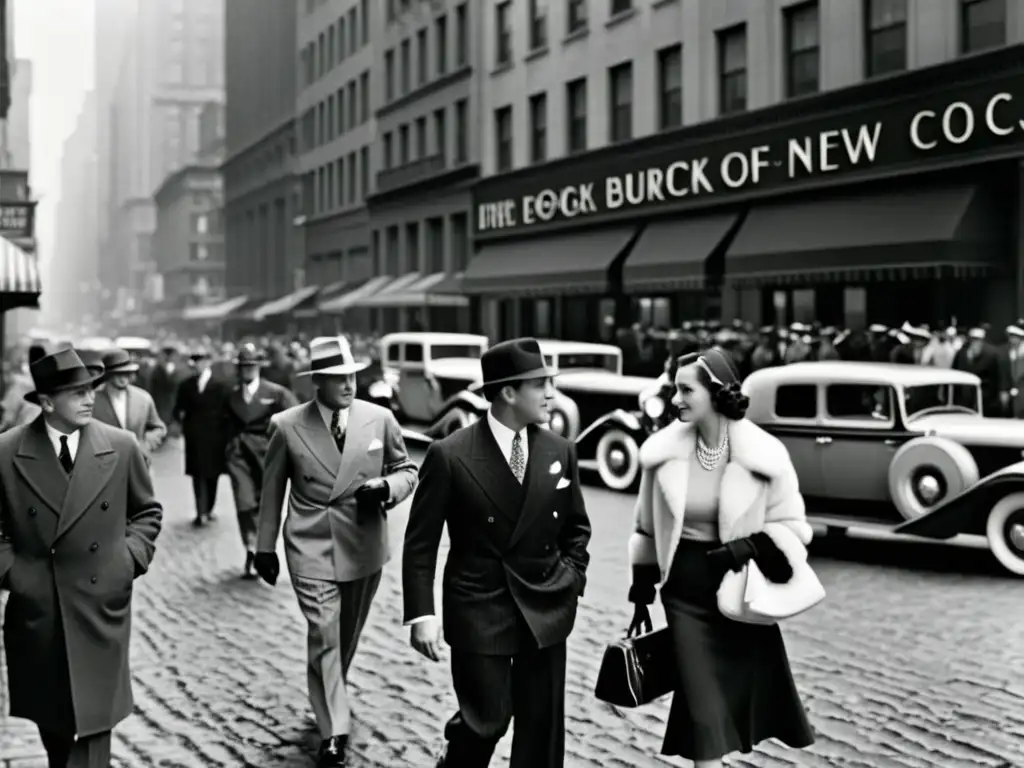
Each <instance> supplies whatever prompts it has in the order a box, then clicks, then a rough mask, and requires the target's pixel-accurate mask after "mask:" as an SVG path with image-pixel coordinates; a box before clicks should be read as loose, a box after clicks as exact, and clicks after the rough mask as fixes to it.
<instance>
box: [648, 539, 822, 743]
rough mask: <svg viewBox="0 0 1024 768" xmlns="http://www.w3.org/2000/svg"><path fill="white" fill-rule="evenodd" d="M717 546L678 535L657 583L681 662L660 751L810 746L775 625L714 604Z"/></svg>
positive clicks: (804, 717)
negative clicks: (711, 558) (712, 562)
mask: <svg viewBox="0 0 1024 768" xmlns="http://www.w3.org/2000/svg"><path fill="white" fill-rule="evenodd" d="M715 546H718V545H717V544H707V543H702V542H693V541H686V540H683V541H681V542H680V543H679V548H678V549H677V551H676V554H675V560H674V561H673V563H672V567H671V569H670V571H669V576H668V580H667V581H666V583H665V585H664V586H663V587H662V589H661V598H662V602H663V603H664V605H665V616H666V618H667V620H668V627H669V631H670V632H671V633H672V640H673V644H674V646H675V652H676V659H677V662H678V670H679V682H678V686H677V688H676V692H675V694H674V695H673V697H672V708H671V710H670V712H669V716H668V724H667V727H666V730H665V742H664V744H663V745H662V748H661V752H662V754H663V755H680V756H682V757H685V758H688V759H690V760H714V759H717V758H720V757H724V756H725V755H728V754H729V753H731V752H750V751H751V750H752V749H753V748H754V747H755V746H756V745H757V744H759V743H760V742H762V741H764V740H765V739H772V738H774V739H778V740H779V741H781V742H783V743H784V744H786V745H787V746H789V747H795V748H802V747H807V746H810V745H811V744H813V743H814V732H813V731H812V729H811V725H810V723H809V722H808V721H807V714H806V713H805V712H804V708H803V704H801V702H800V695H799V694H798V693H797V690H796V684H795V683H794V682H793V675H792V673H791V672H790V669H789V659H788V657H787V656H786V646H785V644H784V643H783V640H782V632H781V631H780V630H779V627H778V625H772V626H761V625H756V624H743V623H740V622H736V621H732V620H730V619H727V618H725V617H724V616H723V615H722V614H721V613H720V612H719V610H718V599H717V592H718V587H719V584H720V581H718V580H716V579H715V578H714V576H713V574H712V573H711V569H710V567H709V562H708V558H707V551H708V549H710V548H712V547H715Z"/></svg>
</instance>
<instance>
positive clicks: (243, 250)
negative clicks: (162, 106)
mask: <svg viewBox="0 0 1024 768" xmlns="http://www.w3.org/2000/svg"><path fill="white" fill-rule="evenodd" d="M224 5H225V22H226V23H225V72H226V93H227V118H226V127H227V132H226V138H225V148H224V152H225V159H224V163H223V166H222V170H223V175H224V218H225V259H226V264H225V291H226V294H227V296H229V297H232V298H234V297H243V296H247V297H249V298H251V299H254V300H255V299H258V298H273V297H275V296H277V295H280V294H281V293H285V292H286V291H288V290H290V289H291V287H292V286H294V285H295V284H296V282H301V279H300V278H301V274H300V273H299V274H297V270H301V269H302V266H303V261H304V249H303V238H302V235H303V232H302V228H301V226H297V225H296V224H297V222H296V219H297V217H299V216H300V214H301V212H302V199H301V189H300V187H299V183H298V176H297V159H298V144H297V141H296V135H295V97H296V88H297V86H298V79H297V77H298V75H297V70H298V67H297V63H296V54H295V40H296V34H297V31H296V26H297V14H298V13H299V11H298V10H297V9H298V7H299V6H300V5H301V3H299V2H297V1H295V2H285V3H268V4H266V5H265V6H261V8H260V12H259V13H254V12H253V9H252V4H251V3H250V2H248V0H226V2H225V4H224ZM298 224H301V220H299V221H298Z"/></svg>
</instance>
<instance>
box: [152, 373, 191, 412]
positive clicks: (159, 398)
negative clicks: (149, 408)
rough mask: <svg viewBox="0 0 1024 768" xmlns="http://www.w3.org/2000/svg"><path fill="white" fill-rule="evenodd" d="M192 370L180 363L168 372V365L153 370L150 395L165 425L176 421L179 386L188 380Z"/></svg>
mask: <svg viewBox="0 0 1024 768" xmlns="http://www.w3.org/2000/svg"><path fill="white" fill-rule="evenodd" d="M190 373H191V369H190V368H188V367H186V366H183V365H181V364H179V363H175V365H174V368H173V369H172V370H170V371H168V370H167V365H166V364H160V365H157V366H156V367H155V368H154V369H153V375H152V377H151V378H150V383H149V387H150V388H149V394H151V395H152V396H153V402H154V403H156V412H157V413H158V414H160V419H161V420H162V421H163V422H164V424H170V423H171V421H173V419H174V402H175V398H177V396H178V386H179V385H180V384H181V382H183V381H184V380H185V379H187V378H188V376H189V374H190Z"/></svg>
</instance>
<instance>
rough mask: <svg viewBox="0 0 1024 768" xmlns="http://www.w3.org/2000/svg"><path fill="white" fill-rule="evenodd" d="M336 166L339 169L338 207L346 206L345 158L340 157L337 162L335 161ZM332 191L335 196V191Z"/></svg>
mask: <svg viewBox="0 0 1024 768" xmlns="http://www.w3.org/2000/svg"><path fill="white" fill-rule="evenodd" d="M334 165H335V166H336V167H337V169H338V190H337V195H338V205H344V204H345V158H344V157H339V158H338V159H337V160H335V161H334ZM331 191H332V194H333V192H334V190H333V189H332V190H331Z"/></svg>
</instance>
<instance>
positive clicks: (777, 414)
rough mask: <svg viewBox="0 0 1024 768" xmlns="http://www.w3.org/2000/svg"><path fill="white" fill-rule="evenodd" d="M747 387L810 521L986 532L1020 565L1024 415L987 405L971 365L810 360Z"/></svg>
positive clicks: (938, 534)
mask: <svg viewBox="0 0 1024 768" xmlns="http://www.w3.org/2000/svg"><path fill="white" fill-rule="evenodd" d="M743 389H744V391H745V392H746V393H747V395H748V396H749V397H750V408H749V410H748V411H747V416H748V418H750V419H751V420H753V421H754V422H756V423H758V424H760V425H761V426H762V427H764V428H765V429H766V430H768V431H769V432H771V433H772V434H774V435H776V436H777V437H778V438H779V439H781V440H782V442H783V443H784V444H785V445H786V448H787V449H788V450H789V453H790V456H791V457H792V460H793V464H794V466H795V467H796V470H797V475H798V476H799V479H800V487H801V491H802V492H803V494H804V497H805V499H806V501H807V509H808V519H809V520H811V521H812V522H817V523H819V524H824V525H825V526H826V527H827V529H828V530H829V531H830V532H834V533H842V532H845V530H846V529H847V528H850V527H872V528H876V529H884V530H888V531H891V532H893V533H897V534H906V535H913V536H919V537H924V538H930V539H951V538H953V537H954V536H956V535H958V534H975V535H983V536H985V537H986V538H987V539H988V544H989V547H990V549H991V551H992V554H993V555H995V557H996V559H997V560H998V561H999V562H1000V563H1001V564H1002V566H1003V567H1004V568H1006V569H1007V570H1008V571H1010V572H1011V573H1014V574H1016V575H1018V576H1024V461H1022V458H1024V422H1022V421H1018V420H1015V419H1001V418H988V417H984V416H982V413H981V388H980V380H979V379H978V377H977V376H975V375H973V374H969V373H965V372H962V371H955V370H947V369H943V368H933V367H926V366H912V365H893V364H888V363H861V362H808V363H796V364H793V365H786V366H781V367H776V368H766V369H763V370H760V371H756V372H754V373H752V374H751V375H750V376H748V377H747V379H746V381H745V382H744V383H743Z"/></svg>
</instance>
